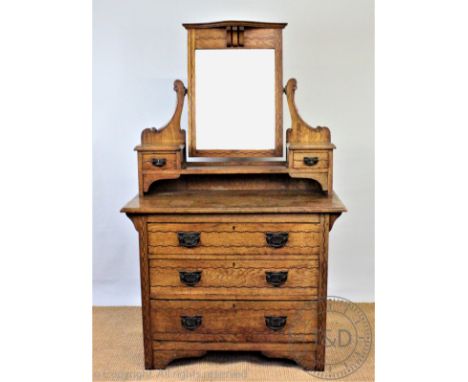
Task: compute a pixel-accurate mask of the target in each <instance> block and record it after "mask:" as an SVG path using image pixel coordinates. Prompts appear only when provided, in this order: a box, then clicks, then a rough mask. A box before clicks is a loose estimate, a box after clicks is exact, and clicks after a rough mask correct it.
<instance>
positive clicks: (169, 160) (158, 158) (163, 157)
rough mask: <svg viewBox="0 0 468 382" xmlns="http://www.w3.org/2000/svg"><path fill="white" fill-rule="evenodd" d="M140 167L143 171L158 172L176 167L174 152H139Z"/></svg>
mask: <svg viewBox="0 0 468 382" xmlns="http://www.w3.org/2000/svg"><path fill="white" fill-rule="evenodd" d="M141 168H142V171H143V172H159V171H163V170H173V169H176V168H178V164H177V154H176V153H166V152H161V153H152V154H141Z"/></svg>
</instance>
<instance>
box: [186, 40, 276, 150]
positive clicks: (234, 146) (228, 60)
mask: <svg viewBox="0 0 468 382" xmlns="http://www.w3.org/2000/svg"><path fill="white" fill-rule="evenodd" d="M194 66H195V78H196V85H195V100H196V101H195V105H194V106H195V113H194V114H195V122H196V148H197V150H274V149H275V129H276V119H275V118H276V109H275V94H276V93H275V50H274V49H229V50H227V49H207V50H196V52H195V65H194Z"/></svg>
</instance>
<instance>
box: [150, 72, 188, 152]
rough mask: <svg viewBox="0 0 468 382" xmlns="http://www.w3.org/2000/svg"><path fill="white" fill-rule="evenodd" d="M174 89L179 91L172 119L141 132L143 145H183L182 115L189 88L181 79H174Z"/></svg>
mask: <svg viewBox="0 0 468 382" xmlns="http://www.w3.org/2000/svg"><path fill="white" fill-rule="evenodd" d="M174 91H175V92H176V93H177V105H176V109H175V111H174V115H173V116H172V118H171V120H170V121H169V122H168V123H167V124H166V125H165V126H164V127H162V128H160V129H157V128H155V127H150V128H147V129H144V130H143V131H142V133H141V144H142V145H167V146H169V145H183V144H185V131H184V130H182V129H181V128H180V117H181V114H182V108H183V106H184V97H185V94H187V89H186V88H185V86H184V83H183V82H182V81H181V80H175V81H174Z"/></svg>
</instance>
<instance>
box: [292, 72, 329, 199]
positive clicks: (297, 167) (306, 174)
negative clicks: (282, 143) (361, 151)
mask: <svg viewBox="0 0 468 382" xmlns="http://www.w3.org/2000/svg"><path fill="white" fill-rule="evenodd" d="M296 90H297V81H296V80H295V79H294V78H291V79H290V80H289V81H288V83H287V84H286V87H285V88H284V92H285V93H286V98H287V100H288V107H289V112H290V114H291V128H289V129H288V130H287V131H286V143H287V145H288V152H287V158H288V168H289V175H290V176H291V177H293V178H308V179H313V180H315V181H316V182H318V183H319V184H320V185H321V187H322V190H323V191H324V192H326V193H329V194H330V193H331V192H332V191H333V149H334V148H335V146H334V145H333V144H332V143H331V136H330V130H329V129H328V127H321V126H318V127H312V126H310V125H309V124H307V123H306V122H305V121H304V120H303V119H302V117H301V116H300V114H299V112H298V110H297V107H296V103H295V100H294V96H295V93H296Z"/></svg>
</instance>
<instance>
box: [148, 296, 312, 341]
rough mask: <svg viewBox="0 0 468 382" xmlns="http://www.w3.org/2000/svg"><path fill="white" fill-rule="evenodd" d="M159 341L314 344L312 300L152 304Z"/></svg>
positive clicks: (155, 338)
mask: <svg viewBox="0 0 468 382" xmlns="http://www.w3.org/2000/svg"><path fill="white" fill-rule="evenodd" d="M151 324H152V325H151V326H152V331H153V339H154V340H160V341H231V342H261V341H273V342H315V340H316V337H317V336H316V328H317V304H316V303H315V302H311V301H281V302H273V301H171V300H152V301H151Z"/></svg>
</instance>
